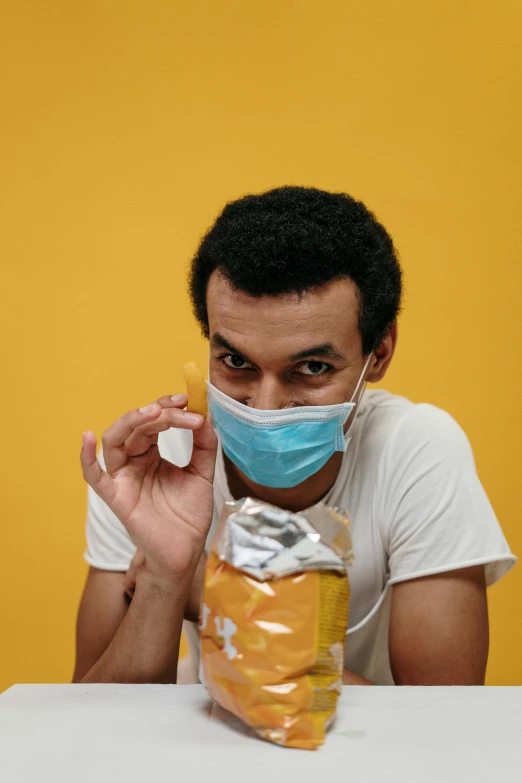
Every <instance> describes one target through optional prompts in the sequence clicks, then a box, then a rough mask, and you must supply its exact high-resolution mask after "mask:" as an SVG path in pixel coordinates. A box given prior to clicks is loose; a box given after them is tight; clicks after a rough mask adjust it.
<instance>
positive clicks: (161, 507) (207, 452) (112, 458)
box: [81, 394, 217, 580]
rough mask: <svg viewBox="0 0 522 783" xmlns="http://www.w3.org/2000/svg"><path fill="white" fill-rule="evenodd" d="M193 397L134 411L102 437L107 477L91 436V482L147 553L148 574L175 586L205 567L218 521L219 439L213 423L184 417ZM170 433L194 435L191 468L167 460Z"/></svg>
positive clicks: (87, 469) (84, 458) (85, 449)
mask: <svg viewBox="0 0 522 783" xmlns="http://www.w3.org/2000/svg"><path fill="white" fill-rule="evenodd" d="M186 405H187V395H185V394H181V395H176V396H175V397H169V396H166V397H162V398H161V399H159V400H157V401H156V402H155V403H153V404H152V405H148V406H146V407H145V408H140V409H139V410H132V411H129V412H128V413H126V414H125V415H124V416H122V417H121V418H120V419H118V420H117V421H116V422H115V423H114V424H113V425H112V426H111V427H109V429H108V430H106V432H105V433H104V434H103V436H102V444H103V456H104V460H105V468H106V469H105V470H103V469H102V467H101V465H100V464H99V462H98V460H97V458H96V436H95V435H94V433H92V432H85V433H84V437H83V444H82V452H81V463H82V469H83V474H84V477H85V480H86V481H87V483H88V484H90V486H91V487H92V488H93V490H94V491H95V492H96V493H97V494H98V495H99V496H100V497H101V498H102V500H104V501H105V503H106V504H107V505H108V506H109V508H110V509H111V510H112V511H113V512H114V513H115V514H116V516H117V517H118V519H119V520H120V521H121V523H122V524H123V525H124V526H125V528H126V530H127V532H128V533H129V535H130V537H131V538H132V540H133V542H134V544H135V545H136V546H137V547H138V549H140V550H141V552H142V553H143V563H144V567H146V569H147V570H148V571H149V572H151V573H152V574H153V575H154V576H156V577H157V578H158V579H167V580H169V579H172V578H176V576H178V575H179V574H181V573H183V572H185V571H186V570H187V569H190V568H191V567H192V566H194V565H195V563H197V561H198V560H199V557H200V555H201V552H202V550H203V546H204V542H205V539H206V536H207V533H208V530H209V528H210V524H211V521H212V510H213V492H212V481H213V477H214V466H215V459H216V446H217V438H216V436H215V433H214V431H213V429H212V426H211V423H210V420H209V419H206V420H205V419H204V418H203V416H202V415H200V414H197V413H190V412H188V411H184V410H183V408H184V407H185V406H186ZM170 427H175V428H180V429H188V430H192V431H193V438H194V447H193V452H192V458H191V460H190V463H189V465H187V466H186V467H185V468H179V467H177V466H176V465H173V464H172V463H170V462H169V461H168V460H165V459H163V458H162V457H161V455H160V453H159V449H158V435H159V433H160V432H164V431H166V430H168V429H169V428H170Z"/></svg>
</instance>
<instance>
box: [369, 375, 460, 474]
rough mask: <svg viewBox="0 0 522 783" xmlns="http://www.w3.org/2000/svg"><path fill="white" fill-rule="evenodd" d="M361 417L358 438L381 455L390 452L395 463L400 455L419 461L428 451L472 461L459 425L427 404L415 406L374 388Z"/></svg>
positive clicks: (446, 413)
mask: <svg viewBox="0 0 522 783" xmlns="http://www.w3.org/2000/svg"><path fill="white" fill-rule="evenodd" d="M361 418H362V421H361V432H360V436H361V438H362V439H363V440H366V439H368V440H370V441H372V442H373V445H374V446H377V447H378V449H379V453H380V454H381V455H384V454H385V453H386V452H388V451H389V452H393V454H394V456H395V461H396V460H397V458H398V457H399V456H400V455H408V456H409V458H410V459H412V458H415V457H417V458H419V457H422V455H423V454H425V453H426V452H427V451H430V452H432V453H437V454H439V456H442V455H443V454H448V455H451V454H455V453H458V455H459V457H460V458H462V457H464V456H465V457H468V458H470V457H471V458H472V452H471V448H470V445H469V441H468V438H467V437H466V434H465V433H464V431H463V429H462V428H461V427H460V425H459V424H458V423H457V422H456V421H455V419H454V418H453V416H451V415H450V414H449V413H448V412H447V411H445V410H443V409H442V408H438V407H437V406H435V405H431V404H430V403H425V402H422V403H414V402H412V401H411V400H408V399H406V398H405V397H401V396H399V395H396V394H391V393H390V392H387V391H384V390H382V389H373V390H370V391H369V392H367V400H366V402H365V405H364V406H363V409H362V411H361Z"/></svg>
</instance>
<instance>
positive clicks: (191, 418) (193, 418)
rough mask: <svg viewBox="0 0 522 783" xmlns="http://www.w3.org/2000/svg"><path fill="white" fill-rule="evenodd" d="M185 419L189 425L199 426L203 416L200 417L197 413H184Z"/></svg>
mask: <svg viewBox="0 0 522 783" xmlns="http://www.w3.org/2000/svg"><path fill="white" fill-rule="evenodd" d="M185 419H186V420H187V421H188V423H189V424H201V422H202V421H203V416H200V415H199V413H185Z"/></svg>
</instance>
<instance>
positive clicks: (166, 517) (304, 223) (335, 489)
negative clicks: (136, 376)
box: [75, 187, 515, 685]
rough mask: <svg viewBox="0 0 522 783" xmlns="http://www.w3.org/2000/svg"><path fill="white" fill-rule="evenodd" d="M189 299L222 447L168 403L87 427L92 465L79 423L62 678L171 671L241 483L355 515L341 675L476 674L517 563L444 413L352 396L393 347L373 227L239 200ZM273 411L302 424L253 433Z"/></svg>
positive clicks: (274, 203) (264, 496)
mask: <svg viewBox="0 0 522 783" xmlns="http://www.w3.org/2000/svg"><path fill="white" fill-rule="evenodd" d="M190 291H191V296H192V302H193V306H194V312H195V315H196V317H197V319H198V321H199V323H200V324H201V327H202V329H203V332H204V334H205V335H206V336H207V337H208V338H209V340H210V358H209V373H210V382H211V385H210V386H209V397H210V404H211V412H212V418H213V424H214V427H215V428H216V431H217V434H218V436H219V440H218V439H217V438H216V434H215V433H214V430H213V427H212V425H211V422H210V420H209V418H207V419H206V420H205V421H204V420H203V419H202V417H201V416H197V415H194V414H190V413H187V412H185V411H184V410H183V409H184V407H185V406H186V403H187V398H186V397H185V396H184V395H176V396H174V397H170V396H165V397H162V398H161V399H159V400H158V401H157V402H156V403H154V404H152V405H149V406H147V407H145V408H142V409H140V410H134V411H130V412H129V413H127V414H125V415H124V416H123V417H122V418H121V419H119V420H118V421H117V422H116V423H115V424H113V425H112V427H110V428H109V429H108V430H107V431H106V432H105V433H104V436H103V438H102V444H103V458H104V463H102V465H104V466H105V470H104V469H103V467H102V466H101V465H100V463H99V462H98V461H97V459H96V439H95V437H94V435H93V434H92V433H90V432H87V433H85V435H84V442H83V447H82V456H81V459H82V465H83V471H84V475H85V478H86V480H87V482H88V483H89V484H90V490H89V511H88V520H87V540H88V549H87V552H86V559H87V561H88V563H89V564H90V566H91V569H90V573H89V577H88V580H87V585H86V588H85V592H84V596H83V599H82V603H81V607H80V612H79V617H78V631H77V648H78V651H77V664H76V672H75V679H76V680H83V681H85V682H93V681H101V682H175V681H176V680H175V678H176V666H177V657H178V647H179V639H180V633H181V627H182V622H183V618H184V617H186V618H188V619H192V620H195V619H196V618H197V612H198V606H199V599H200V594H201V582H202V569H203V565H204V547H205V543H206V542H207V541H208V540H210V538H211V536H212V530H210V528H211V523H212V521H213V520H214V522H215V520H216V517H217V515H218V514H219V511H220V508H221V507H222V505H223V503H224V502H225V501H226V500H227V499H231V498H240V497H243V496H247V495H250V496H254V497H256V498H259V499H261V500H264V501H267V502H269V503H273V504H275V505H277V506H281V507H283V508H287V509H291V510H293V511H299V510H302V509H304V508H307V507H309V506H311V505H313V504H314V503H317V502H318V501H319V500H321V499H323V500H324V501H326V502H328V503H330V504H332V505H336V506H340V507H342V508H344V509H346V510H347V511H348V512H349V513H350V516H351V518H352V521H353V530H352V532H353V546H354V553H355V565H354V567H353V568H352V569H351V572H350V581H351V588H352V598H351V607H350V617H349V632H348V637H347V645H346V654H345V667H346V669H345V675H344V681H345V682H348V683H357V684H371V683H377V684H388V683H389V684H392V683H396V684H408V685H411V684H421V685H429V684H482V683H483V682H484V676H485V670H486V662H487V655H488V643H489V638H488V612H487V599H486V587H487V586H488V585H490V584H492V583H493V582H495V581H496V580H498V579H499V578H500V577H501V576H502V575H503V574H504V573H505V572H506V571H508V570H509V568H510V567H511V565H512V564H513V563H514V562H515V558H514V557H513V556H512V555H511V554H510V552H509V548H508V546H507V544H506V541H505V539H504V537H503V535H502V532H501V529H500V527H499V525H498V523H497V520H496V518H495V515H494V513H493V510H492V508H491V506H490V504H489V502H488V500H487V497H486V495H485V493H484V490H483V488H482V486H481V484H480V482H479V480H478V478H477V475H476V471H475V466H474V461H473V456H472V452H471V449H470V446H469V444H468V441H467V439H466V436H465V435H464V433H463V432H462V430H461V429H460V428H459V426H458V425H457V424H456V423H455V421H454V420H453V419H452V418H451V417H450V416H449V415H448V414H447V413H445V412H443V411H441V410H439V409H437V408H435V407H433V406H431V405H428V404H420V405H415V404H413V403H411V402H409V401H408V400H406V399H404V398H402V397H398V396H395V395H392V394H389V393H387V392H385V391H382V390H372V391H364V387H365V384H366V383H368V382H369V383H376V382H379V381H381V380H382V379H383V377H384V375H385V373H386V370H387V368H388V366H389V364H390V362H391V360H392V357H393V353H394V350H395V345H396V341H397V316H398V312H399V308H400V301H401V272H400V267H399V264H398V261H397V258H396V254H395V250H394V247H393V243H392V240H391V239H390V237H389V236H388V234H387V232H386V231H385V229H384V228H383V227H382V226H381V225H380V224H379V223H378V222H377V220H376V219H375V217H374V216H373V215H372V214H371V213H370V212H369V211H368V210H367V209H366V207H365V206H364V205H363V204H361V203H360V202H357V201H355V200H354V199H352V198H350V197H349V196H347V195H344V194H334V193H327V192H324V191H320V190H316V189H312V188H298V187H287V188H278V189H276V190H273V191H270V192H268V193H265V194H261V195H255V196H247V197H245V198H243V199H240V200H239V201H236V202H233V203H231V204H228V205H227V206H226V207H225V209H224V211H223V213H222V214H221V215H220V217H219V218H218V220H217V221H216V223H215V225H214V226H213V227H212V228H211V229H210V231H209V232H208V234H207V235H206V237H205V238H204V239H203V241H202V243H201V246H200V248H199V250H198V252H197V254H196V256H195V258H194V260H193V264H192V272H191V280H190ZM348 402H349V403H350V405H349V406H346V405H345V406H342V404H343V403H348ZM354 404H355V405H354ZM307 406H317V408H316V410H317V411H318V412H319V407H320V408H321V409H323V408H324V412H325V414H324V415H325V416H326V419H327V421H328V427H326V426H323V424H324V423H323V424H321V425H320V426H319V427H318V428H316V430H314V434H313V436H312V434H311V432H310V431H309V430H307V429H306V428H304V429H303V427H302V426H301V425H302V423H303V422H302V415H303V412H302V408H303V407H307ZM340 408H342V410H344V411H346V414H345V416H344V418H341V419H339V413H338V411H339V409H340ZM266 411H275V412H281V411H283V413H282V414H281V413H277V414H274V415H272V414H267V413H266ZM263 412H264V413H263ZM281 415H282V416H283V417H285V421H286V420H287V419H288V421H289V422H292V421H295V422H296V424H297V422H300V424H299V427H298V428H297V430H296V432H298V433H299V435H298V437H297V444H296V443H294V442H293V441H292V438H291V437H290V435H289V432H290V431H289V430H288V429H286V430H285V427H284V426H280V427H278V426H274V427H272V428H271V430H270V435H269V436H267V438H266V439H265V440H263V439H259V438H257V437H256V434H257V430H256V429H255V428H256V427H259V426H263V425H260V421H263V420H264V417H266V416H269V417H270V416H272V418H274V416H275V420H276V425H277V417H278V416H281ZM346 415H348V418H347V419H346ZM227 416H228V417H229V418H228V419H227ZM230 416H232V420H231V419H230ZM335 416H337V419H336V420H335V422H334V424H335V426H334V431H332V428H331V423H332V421H333V419H334V418H335ZM345 419H346V420H345ZM270 420H272V419H270ZM231 421H233V423H234V427H233V428H231V427H230V422H231ZM238 422H239V424H238ZM247 425H249V426H250V429H249V427H248V426H247ZM252 427H253V428H254V429H252ZM339 430H340V431H339ZM190 431H192V434H193V450H192V453H191V449H192V442H191V436H190ZM182 466H185V467H182ZM209 530H210V534H209ZM136 552H138V555H137V558H136V559H135V561H134V566H133V572H134V574H135V580H134V578H133V580H132V581H133V582H134V581H135V591H134V597H133V600H132V602H131V604H130V606H128V602H127V601H126V598H125V588H126V581H125V580H126V576H125V573H126V572H127V570H128V569H129V565H130V563H131V561H132V559H133V557H134V556H135V554H136Z"/></svg>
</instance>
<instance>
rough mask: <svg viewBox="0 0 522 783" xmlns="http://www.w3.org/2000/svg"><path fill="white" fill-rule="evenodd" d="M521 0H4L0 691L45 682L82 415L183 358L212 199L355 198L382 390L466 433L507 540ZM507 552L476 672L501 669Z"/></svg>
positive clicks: (152, 385)
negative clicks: (380, 278)
mask: <svg viewBox="0 0 522 783" xmlns="http://www.w3.org/2000/svg"><path fill="white" fill-rule="evenodd" d="M521 22H522V4H521V3H520V2H519V0H489V2H484V1H481V0H470V1H468V2H465V1H463V0H423V1H422V2H418V0H381V1H380V2H379V1H378V0H373V1H372V0H365V2H356V1H355V0H335V1H334V0H330V1H328V0H326V2H323V3H318V2H317V1H316V0H300V1H298V0H263V1H262V2H255V3H254V2H249V0H218V1H217V2H212V0H207V2H202V1H201V0H200V1H199V2H198V1H197V0H191V2H189V3H186V2H183V3H182V2H179V0H148V1H147V2H146V1H145V0H143V2H136V0H125V2H123V0H91V1H90V2H86V3H79V2H76V3H71V2H65V0H54V2H50V3H40V2H37V1H36V0H34V1H33V2H27V1H25V2H24V1H23V0H17V2H16V3H7V2H4V3H3V10H2V19H1V23H0V38H1V40H0V74H1V79H2V82H3V84H2V89H1V94H2V101H1V106H2V108H1V112H2V117H1V118H0V119H1V121H0V134H1V136H2V141H1V147H0V149H1V152H0V155H1V183H2V186H1V193H0V199H1V203H0V220H1V222H2V225H1V229H0V242H1V264H2V306H1V310H0V312H1V317H2V324H1V337H2V345H3V356H2V360H1V370H2V410H3V421H2V448H1V449H0V461H1V463H0V464H1V474H0V475H1V523H0V524H1V526H2V528H1V530H2V546H1V548H0V579H1V585H0V588H1V591H0V634H1V639H2V645H1V648H0V689H2V688H5V687H7V686H9V685H10V684H11V683H13V682H31V681H40V682H50V681H67V680H68V679H69V678H70V676H71V672H72V666H73V649H74V624H75V615H76V609H77V605H78V600H79V597H80V593H81V590H82V586H83V581H84V578H85V574H86V566H85V565H84V564H83V561H82V552H83V548H84V530H83V526H84V509H85V488H84V486H83V483H82V478H81V474H80V468H79V462H78V454H79V448H80V439H81V433H82V431H83V430H84V429H87V428H92V429H94V430H95V431H96V432H97V433H98V435H99V434H101V432H102V431H103V429H104V428H105V427H106V426H108V425H109V424H110V423H111V422H112V421H113V420H114V419H115V418H116V417H117V416H118V415H120V414H121V413H123V412H124V411H125V410H127V409H129V408H131V407H134V406H138V405H144V404H146V403H148V402H150V401H152V400H153V399H155V398H156V397H158V396H159V395H161V394H165V393H175V392H178V391H180V390H182V383H181V375H180V366H181V364H182V363H183V362H184V361H185V360H186V359H187V358H194V359H196V360H198V361H200V362H202V363H203V362H204V361H205V351H206V349H205V343H204V341H203V339H202V338H201V337H200V336H199V334H198V330H197V328H196V326H195V324H194V323H193V321H192V320H191V313H190V306H189V303H188V301H187V296H186V293H185V287H186V286H185V276H186V270H187V265H188V262H189V259H190V257H191V255H192V253H193V251H194V250H195V247H196V245H197V242H198V239H199V237H200V236H201V234H202V232H203V231H204V230H205V229H206V228H207V226H208V225H209V224H210V223H211V222H212V220H213V218H214V217H215V215H216V213H217V212H218V210H219V209H220V208H221V207H222V206H223V205H224V203H225V202H226V201H227V200H230V199H233V198H236V197H238V196H241V195H242V194H244V193H246V192H248V191H260V190H263V189H267V188H269V187H272V186H276V185H281V184H285V183H291V184H305V185H316V186H319V187H322V188H326V189H333V190H344V191H347V192H349V193H351V194H353V195H354V196H356V197H358V198H362V199H363V200H364V201H365V202H366V203H367V204H368V206H369V207H370V208H371V209H373V210H374V211H375V212H376V213H377V215H378V216H379V218H380V219H381V220H382V222H383V223H384V224H385V225H386V226H387V227H388V229H389V230H390V232H391V233H392V234H393V236H394V239H395V241H396V244H397V246H398V248H399V249H400V253H401V257H402V262H403V265H404V270H405V275H406V298H405V308H404V314H403V317H402V320H401V324H400V343H399V349H398V353H397V356H396V358H395V360H394V363H393V366H392V369H391V371H390V373H389V376H388V378H387V382H386V384H385V385H386V386H387V387H388V388H389V389H390V390H392V391H394V392H400V393H402V394H405V395H407V396H409V397H411V398H412V399H414V400H417V401H421V400H424V401H429V402H432V403H434V404H436V405H440V406H442V407H443V408H446V409H447V410H449V411H450V412H451V413H452V414H453V415H454V416H455V417H456V419H457V420H458V421H459V422H460V423H461V425H462V426H463V427H464V429H465V430H466V432H467V433H468V435H469V437H470V439H471V442H472V445H473V448H474V451H475V455H476V460H477V465H478V470H479V474H480V476H481V478H482V481H483V483H484V485H485V487H486V490H487V492H488V494H489V496H490V498H491V501H492V503H493V506H494V507H495V509H496V511H497V513H498V516H499V518H500V520H501V522H502V525H503V527H504V530H505V532H506V534H507V536H508V539H509V541H510V544H511V546H512V547H513V549H514V550H515V552H518V553H521V552H522V524H521V512H520V507H521V498H520V494H519V493H520V488H521V480H520V468H521V449H522V444H521V435H522V421H521V405H520V390H521V387H522V377H521V361H520V345H521V338H522V328H521V307H522V302H521V298H520V286H521V284H522V276H521V260H520V247H521V246H522V224H521V221H520V209H521V206H522V205H521V199H520V182H521V181H522V171H521V168H522V167H521V155H520V138H521V122H520V120H521V105H520V104H521V97H520V96H521V91H520V77H521V75H522V69H521V55H520V52H521V49H522V47H521V28H522V24H521ZM521 597H522V568H520V567H519V568H516V569H515V570H514V571H513V572H512V573H511V574H510V575H509V576H508V577H507V578H506V579H505V580H503V581H502V583H501V584H499V585H498V586H497V587H494V588H493V589H492V590H491V593H490V601H491V627H492V650H491V659H490V668H489V682H490V683H495V684H512V683H518V684H522V624H521V620H520V614H521Z"/></svg>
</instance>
